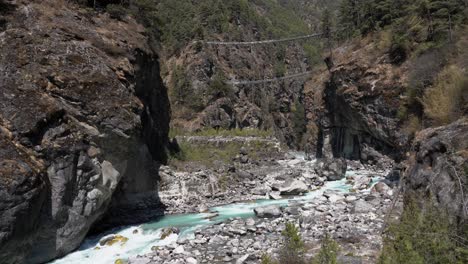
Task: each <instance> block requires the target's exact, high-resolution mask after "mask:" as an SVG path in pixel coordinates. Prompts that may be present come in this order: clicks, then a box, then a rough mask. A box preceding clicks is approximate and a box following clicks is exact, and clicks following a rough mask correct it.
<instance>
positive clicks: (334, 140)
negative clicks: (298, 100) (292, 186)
mask: <svg viewBox="0 0 468 264" xmlns="http://www.w3.org/2000/svg"><path fill="white" fill-rule="evenodd" d="M376 54H379V53H378V52H376V51H375V47H374V46H373V45H372V44H369V45H367V46H364V47H358V48H356V47H355V46H353V45H350V46H343V47H341V48H340V49H337V50H335V51H334V58H333V59H334V64H335V66H333V67H332V68H331V69H330V70H329V71H328V72H327V71H326V70H324V71H322V72H318V73H317V74H315V75H314V76H313V78H312V79H311V80H310V81H309V82H308V83H307V84H306V89H305V105H306V110H307V118H308V123H309V132H310V135H311V138H310V139H309V144H310V146H311V147H310V148H311V149H314V150H316V153H317V156H318V157H321V156H335V157H344V158H347V159H355V160H362V161H364V162H370V163H375V162H377V161H378V160H379V159H380V154H379V153H382V154H385V155H388V156H391V157H393V158H397V159H398V158H401V151H402V150H404V146H405V144H406V142H407V137H406V136H404V135H403V134H402V133H401V131H400V127H401V124H400V122H399V119H398V118H397V112H398V109H399V107H400V104H401V99H400V96H402V95H403V94H404V91H405V89H404V87H405V85H406V84H405V80H406V76H405V74H404V73H405V69H406V66H405V65H403V66H400V65H393V64H391V63H390V61H389V59H388V56H387V55H386V54H381V55H376Z"/></svg>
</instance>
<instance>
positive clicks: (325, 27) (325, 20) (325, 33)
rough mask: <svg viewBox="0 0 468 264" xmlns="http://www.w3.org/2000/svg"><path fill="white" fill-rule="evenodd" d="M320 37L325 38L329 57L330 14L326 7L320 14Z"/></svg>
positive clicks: (330, 44)
mask: <svg viewBox="0 0 468 264" xmlns="http://www.w3.org/2000/svg"><path fill="white" fill-rule="evenodd" d="M321 27H322V37H323V38H324V39H326V40H327V47H328V50H329V51H330V59H331V58H332V57H333V53H332V16H331V13H330V11H329V10H328V8H326V9H325V11H324V12H323V15H322V25H321Z"/></svg>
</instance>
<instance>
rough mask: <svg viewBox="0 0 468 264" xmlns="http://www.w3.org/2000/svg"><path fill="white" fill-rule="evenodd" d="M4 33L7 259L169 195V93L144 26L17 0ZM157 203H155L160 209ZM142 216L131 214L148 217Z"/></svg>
mask: <svg viewBox="0 0 468 264" xmlns="http://www.w3.org/2000/svg"><path fill="white" fill-rule="evenodd" d="M8 6H9V12H8V13H7V14H2V15H3V21H4V23H3V26H2V27H1V30H2V32H0V50H1V51H0V87H1V92H0V146H1V147H0V258H1V259H2V261H6V262H7V263H38V262H44V261H48V260H50V259H53V258H55V257H58V256H61V255H64V254H66V253H68V252H70V251H71V250H73V249H75V248H76V247H78V246H79V244H80V243H81V241H82V239H83V238H84V237H85V235H86V234H87V233H88V231H89V230H90V228H91V227H92V226H93V224H94V223H95V222H96V221H97V220H99V219H101V218H102V217H103V216H104V215H105V214H106V213H107V217H105V218H104V220H103V222H102V225H103V226H111V225H114V224H122V223H125V222H127V220H129V218H130V217H129V216H128V214H133V213H135V211H126V213H127V214H124V215H122V217H121V218H119V219H117V218H115V217H113V216H115V215H116V213H117V212H119V210H120V209H121V208H125V207H132V208H135V209H136V210H143V209H147V210H145V211H148V212H150V213H151V212H153V213H154V211H156V210H155V208H157V206H158V205H159V201H158V197H157V193H156V186H157V182H158V176H157V175H158V166H159V165H158V164H159V163H160V162H163V161H164V160H165V154H164V148H165V145H166V143H167V133H168V123H169V102H168V98H167V95H166V89H165V87H164V85H163V83H162V81H161V78H160V76H159V65H158V57H157V56H156V55H155V54H154V53H153V52H152V51H151V49H150V48H149V46H148V45H147V44H146V43H147V38H146V37H145V36H144V29H143V28H142V27H141V26H140V25H138V24H136V23H135V22H134V21H132V20H130V19H125V21H116V20H112V19H109V18H108V16H106V15H103V14H97V13H94V12H91V11H89V10H87V9H81V8H80V7H78V6H74V5H71V4H69V3H66V4H64V2H63V1H55V0H49V1H15V4H14V5H8ZM150 209H151V210H150ZM140 219H143V218H139V216H138V215H136V216H134V217H133V218H132V220H137V221H138V220H140Z"/></svg>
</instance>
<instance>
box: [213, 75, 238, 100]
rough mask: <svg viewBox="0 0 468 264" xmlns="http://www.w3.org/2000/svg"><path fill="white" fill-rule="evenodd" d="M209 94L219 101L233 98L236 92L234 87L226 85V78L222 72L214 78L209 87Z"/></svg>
mask: <svg viewBox="0 0 468 264" xmlns="http://www.w3.org/2000/svg"><path fill="white" fill-rule="evenodd" d="M208 93H209V94H210V96H211V97H212V98H213V99H218V98H222V97H229V98H231V97H233V96H234V90H233V89H232V87H231V86H230V85H229V84H227V83H226V77H225V76H224V73H223V72H222V71H218V72H216V74H215V75H214V76H213V78H212V80H211V82H210V84H209V86H208Z"/></svg>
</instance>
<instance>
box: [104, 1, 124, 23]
mask: <svg viewBox="0 0 468 264" xmlns="http://www.w3.org/2000/svg"><path fill="white" fill-rule="evenodd" d="M106 11H107V13H109V16H110V17H111V18H114V19H119V20H122V19H123V18H125V17H126V16H127V15H128V14H129V10H128V9H127V8H125V7H124V6H123V5H116V4H109V5H107V6H106Z"/></svg>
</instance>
